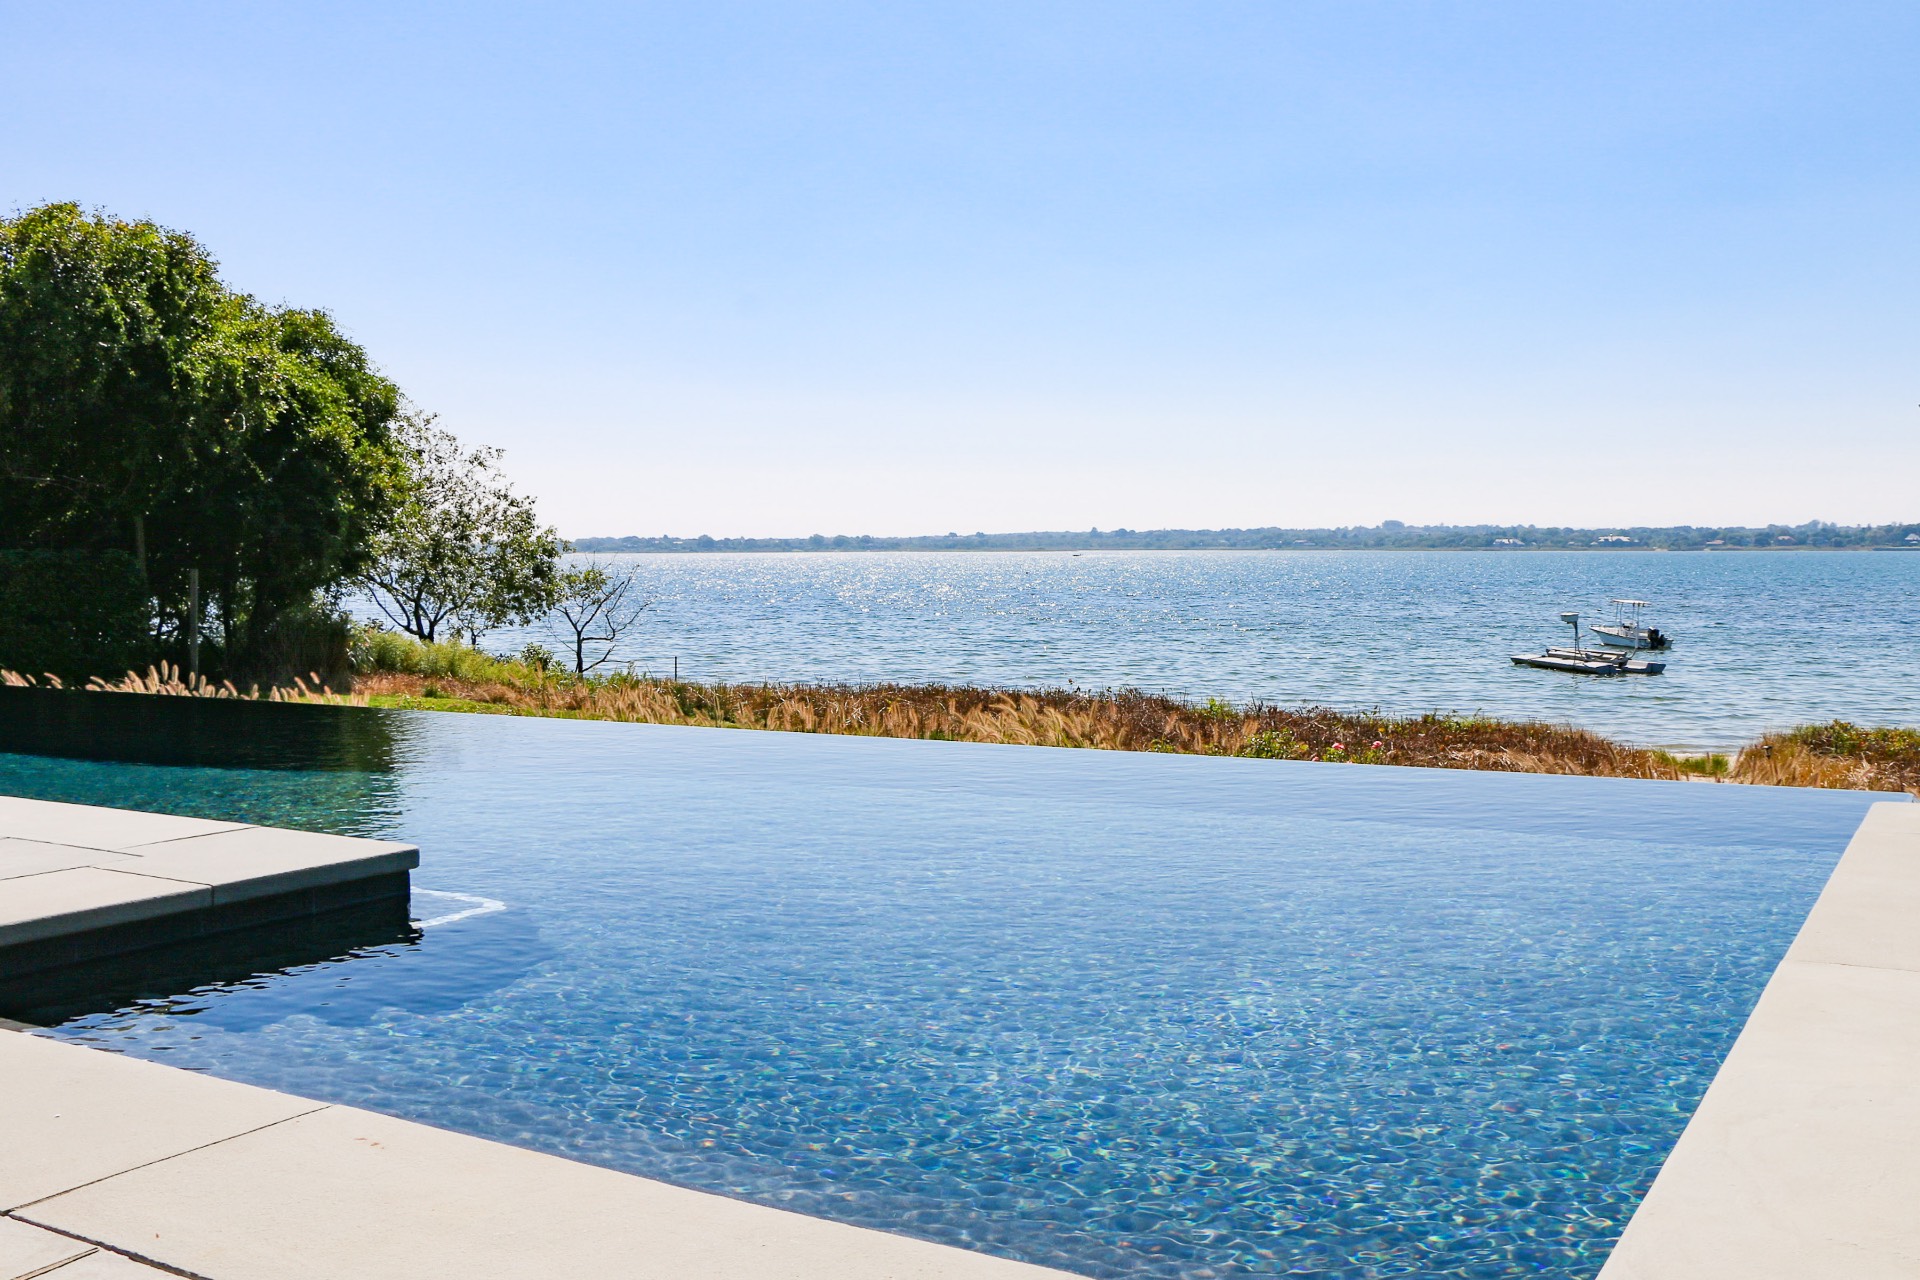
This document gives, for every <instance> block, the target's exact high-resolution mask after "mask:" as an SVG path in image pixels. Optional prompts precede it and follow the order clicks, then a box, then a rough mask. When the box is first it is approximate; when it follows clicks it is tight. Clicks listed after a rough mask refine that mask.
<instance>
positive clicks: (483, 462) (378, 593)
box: [359, 414, 565, 642]
mask: <svg viewBox="0 0 1920 1280" xmlns="http://www.w3.org/2000/svg"><path fill="white" fill-rule="evenodd" d="M400 434H401V438H402V442H403V445H404V447H405V450H406V454H407V466H408V470H409V472H410V474H411V482H410V487H409V489H408V493H407V498H406V501H405V502H404V503H403V505H402V506H401V508H400V511H399V513H398V515H397V517H396V518H395V519H394V520H393V521H392V522H391V523H390V524H389V525H388V526H387V527H386V528H385V529H384V530H383V531H382V532H381V533H380V534H379V536H378V537H376V538H375V540H374V543H373V546H372V548H371V552H372V554H371V555H370V557H369V561H368V564H367V567H366V568H365V569H364V570H363V571H362V572H361V574H360V575H359V584H360V585H361V586H362V587H363V588H364V589H365V590H366V592H367V594H368V595H369V596H371V597H372V598H373V602H374V604H375V605H376V606H378V608H379V609H380V611H381V612H382V613H383V614H385V615H386V617H387V620H388V621H390V622H392V623H393V624H394V626H396V627H398V628H400V630H402V631H404V632H406V633H407V634H409V635H412V636H417V637H418V638H420V639H422V640H426V641H433V640H437V639H439V638H440V637H441V636H442V635H443V634H445V633H448V632H452V633H455V634H458V635H464V636H465V637H466V638H467V639H468V640H469V641H470V642H472V641H477V640H478V639H479V637H480V636H481V635H482V634H483V633H485V632H486V631H489V630H491V629H492V628H494V627H498V626H502V625H505V624H507V623H510V622H512V623H520V624H525V623H528V622H531V621H533V620H534V619H535V618H537V617H541V616H543V615H545V614H546V613H547V612H548V611H550V610H551V609H552V608H553V607H554V605H555V604H556V603H558V601H559V598H560V579H561V573H560V553H561V552H562V550H564V549H565V544H564V543H563V542H561V540H560V535H559V534H558V533H556V532H555V531H554V530H553V529H552V528H551V527H548V526H545V525H542V524H541V523H540V520H539V517H538V515H537V514H536V513H535V511H534V507H533V501H532V500H531V499H530V498H527V497H525V496H524V495H522V494H519V493H516V492H514V489H513V486H512V485H511V484H509V483H508V482H507V480H506V477H504V476H503V475H501V474H500V469H499V460H500V456H501V454H500V450H498V449H472V450H468V449H465V448H463V447H462V446H461V444H460V442H459V441H458V440H456V439H455V438H454V437H453V436H452V435H451V434H450V433H448V432H446V431H443V430H441V429H440V428H438V427H436V426H434V425H433V418H432V417H431V416H430V415H426V414H408V415H406V416H405V417H404V418H403V423H402V427H401V433H400Z"/></svg>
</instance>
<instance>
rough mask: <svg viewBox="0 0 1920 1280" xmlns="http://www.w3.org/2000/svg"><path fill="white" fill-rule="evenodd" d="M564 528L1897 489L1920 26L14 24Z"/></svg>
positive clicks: (1841, 501)
mask: <svg viewBox="0 0 1920 1280" xmlns="http://www.w3.org/2000/svg"><path fill="white" fill-rule="evenodd" d="M0 19H4V32H5V38H4V39H3V40H0V113H4V118H5V119H6V120H7V121H8V122H9V123H8V127H7V128H6V129H5V130H0V206H4V207H5V208H7V209H9V210H12V209H18V208H21V207H25V206H28V205H32V204H35V203H38V202H41V201H44V200H52V199H72V200H79V201H81V202H83V203H86V204H88V205H95V206H101V207H104V208H106V209H109V210H111V211H113V212H115V213H119V214H122V215H129V216H145V217H152V218H155V219H157V220H159V221H161V222H163V223H166V224H168V225H171V226H177V227H181V228H185V229H187V230H190V231H192V232H194V233H195V234H197V235H198V236H199V237H200V238H201V239H202V240H203V241H204V242H205V243H206V244H207V245H208V246H209V247H210V248H211V249H212V250H213V252H214V253H215V254H216V255H217V256H218V257H219V258H220V259H221V261H222V263H223V264H224V269H225V271H226V274H227V276H228V278H229V279H230V280H231V281H232V282H233V283H234V284H235V285H236V286H238V287H240V288H243V289H246V290H248V291H249V292H252V293H255V294H257V295H259V296H261V297H263V298H265V299H268V300H272V301H288V302H294V303H298V304H301V305H317V306H324V307H326V308H327V309H329V310H331V311H332V312H333V313H334V314H335V315H336V316H337V317H338V319H339V320H340V322H341V324H342V325H343V326H344V327H345V328H346V330H347V331H348V332H349V333H351V334H353V335H354V336H355V337H357V338H358V339H359V340H360V341H362V342H363V343H365V344H366V345H367V346H368V348H369V349H370V350H371V351H372V352H373V354H374V356H375V358H376V359H377V360H378V361H379V362H380V363H381V365H382V366H383V367H384V368H385V369H386V370H387V372H388V373H390V374H391V375H392V376H393V377H394V378H396V379H397V380H398V381H399V382H400V383H401V385H402V386H404V387H405V388H406V389H407V390H408V392H409V393H410V394H411V395H412V396H413V397H414V398H415V399H416V400H417V401H419V402H420V403H421V404H422V405H424V406H426V407H428V408H430V409H433V410H436V411H438V412H439V413H440V414H441V421H442V422H443V424H445V425H447V426H449V427H451V428H452V429H454V430H455V431H457V432H459V433H460V434H461V435H462V436H463V437H465V438H467V439H469V440H472V441H474V442H476V443H489V444H498V445H501V446H503V447H505V448H506V449H507V450H508V456H507V465H508V468H509V470H510V471H511V473H512V474H513V475H514V476H515V478H516V479H517V480H518V481H519V482H521V483H522V484H523V485H524V486H525V487H527V488H528V489H530V490H531V491H533V492H534V493H536V494H537V495H539V497H540V500H541V506H542V510H543V511H544V513H545V514H546V515H547V517H548V518H549V519H551V520H553V521H554V522H556V523H557V524H559V526H560V527H561V529H562V531H563V532H565V533H567V534H570V535H573V536H581V535H587V534H620V533H663V532H666V533H676V534H696V533H713V534H716V535H723V534H763V535H764V534H776V535H777V534H808V533H814V532H825V533H836V532H849V533H855V532H872V533H944V532H947V531H948V530H958V531H962V532H971V531H973V530H975V529H988V530H1007V529H1024V528H1084V527H1088V526H1099V527H1101V528H1113V527H1121V526H1125V527H1134V528H1149V527H1159V526H1168V525H1185V526H1191V525H1265V524H1287V525H1299V524H1340V523H1373V522H1375V521H1378V520H1380V519H1383V518H1387V517H1393V518H1398V519H1402V520H1407V521H1410V522H1429V521H1452V522H1474V521H1481V520H1497V521H1530V522H1537V523H1562V522H1570V523H1587V524H1597V523H1611V522H1656V523H1682V522H1686V523H1732V522H1739V523H1746V522H1755V523H1764V522H1767V521H1770V520H1786V521H1798V520H1803V519H1808V518H1822V519H1829V520H1838V521H1844V522H1853V521H1863V520H1880V519H1908V520H1911V519H1914V518H1916V516H1920V484H1916V477H1917V476H1920V407H1917V406H1920V377H1916V372H1917V370H1916V362H1915V354H1916V350H1920V343H1917V342H1916V339H1920V323H1916V311H1915V303H1916V299H1917V298H1920V291H1917V290H1916V285H1920V244H1917V242H1920V217H1916V213H1920V164H1916V161H1917V160H1920V127H1917V126H1920V77H1916V76H1915V75H1914V71H1913V68H1914V66H1915V64H1916V54H1920V7H1916V6H1913V5H1911V4H1894V3H1884V4H1857V3H1844V2H1841V3H1830V4H1822V5H1805V4H1795V5H1787V4H1744V5H1730V4H1715V3H1691V4H1687V5H1673V4H1670V3H1669V4H1653V3H1609V4H1581V5H1544V4H1540V3H1538V2H1537V0H1531V2H1528V3H1509V4H1471V3H1458V4H1440V3H1392V4H1388V3H1365V2H1363V0H1339V2H1337V3H1284V2H1281V0H1264V2H1263V3H1205V4H1190V5H1174V4H1162V5H1146V4H1129V3H1102V4H1097V5H1096V4H1034V3H1031V0H1029V2H1028V3H1021V4H1013V3H1005V4H998V3H971V4H967V5H950V4H930V5H880V4H865V3H837V4H833V5H820V6H810V5H800V4H786V5H753V6H746V5H735V4H729V3H702V4H697V5H696V4H683V5H675V6H662V5H647V4H619V5H613V4H604V5H602V4H565V3H559V4H542V5H538V6H534V5H516V6H508V5H497V4H486V3H466V4H461V5H457V6H456V5H451V4H449V5H445V6H438V7H429V6H424V5H409V4H396V3H382V4H378V5H372V4H368V5H355V4H343V3H329V4H327V5H307V6H295V5H278V6H264V5H240V4H234V5H211V4H198V3H182V2H177V0H170V2H168V3H161V4H154V3H141V4H111V3H89V4H85V5H46V4H31V5H29V4H19V3H13V2H12V0H0Z"/></svg>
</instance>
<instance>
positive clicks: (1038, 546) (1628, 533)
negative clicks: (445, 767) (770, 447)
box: [573, 520, 1920, 553]
mask: <svg viewBox="0 0 1920 1280" xmlns="http://www.w3.org/2000/svg"><path fill="white" fill-rule="evenodd" d="M573 545H574V548H575V549H576V550H579V551H585V552H596V553H605V552H620V551H1199V550H1222V549H1225V550H1245V551H1258V550H1275V549H1280V548H1296V547H1307V548H1324V549H1335V550H1347V549H1394V548H1415V547H1434V548H1462V549H1465V548H1475V547H1488V548H1496V549H1512V548H1521V547H1562V548H1564V547H1601V548H1610V549H1623V550H1631V549H1633V548H1636V547H1638V548H1644V549H1657V550H1667V551H1703V550H1711V551H1717V550H1722V549H1727V548H1758V547H1766V548H1786V547H1911V548H1915V549H1920V523H1916V524H1889V525H1838V524H1828V523H1826V522H1825V521H1821V520H1813V521H1809V522H1808V523H1806V524H1797V525H1784V524H1770V525H1768V526H1767V527H1766V528H1764V529H1747V528H1720V527H1706V526H1695V525H1676V526H1673V527H1671V528H1660V529H1653V528H1646V527H1643V526H1632V527H1627V526H1622V527H1619V528H1607V529H1559V528H1540V527H1537V526H1534V525H1492V524H1473V525H1412V524H1402V523H1401V522H1400V521H1398V520H1387V521H1384V522H1382V523H1380V524H1377V525H1371V526H1368V525H1356V526H1353V527H1343V528H1338V529H1280V528H1266V529H1083V530H1065V531H1061V532H1055V533H948V534H934V535H928V536H922V537H912V538H886V537H875V536H873V535H871V534H858V535H849V534H834V535H831V536H829V535H827V534H823V533H816V534H814V535H813V536H812V537H808V538H710V537H707V536H705V535H704V534H703V535H702V536H700V537H697V538H672V537H664V536H663V537H658V538H635V537H627V538H577V539H575V540H574V543H573Z"/></svg>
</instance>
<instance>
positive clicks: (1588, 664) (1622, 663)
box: [1513, 648, 1667, 676]
mask: <svg viewBox="0 0 1920 1280" xmlns="http://www.w3.org/2000/svg"><path fill="white" fill-rule="evenodd" d="M1513 661H1514V665H1515V666H1521V667H1538V668H1540V669H1541V670H1543V671H1571V672H1573V673H1574V674H1575V675H1582V676H1657V675H1659V674H1660V673H1661V672H1662V671H1665V670H1666V669H1667V664H1666V663H1664V662H1652V661H1649V660H1648V659H1646V658H1635V657H1633V656H1631V654H1630V653H1629V652H1626V651H1623V650H1619V649H1560V648H1548V649H1547V650H1546V652H1544V653H1516V654H1514V655H1513Z"/></svg>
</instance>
